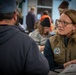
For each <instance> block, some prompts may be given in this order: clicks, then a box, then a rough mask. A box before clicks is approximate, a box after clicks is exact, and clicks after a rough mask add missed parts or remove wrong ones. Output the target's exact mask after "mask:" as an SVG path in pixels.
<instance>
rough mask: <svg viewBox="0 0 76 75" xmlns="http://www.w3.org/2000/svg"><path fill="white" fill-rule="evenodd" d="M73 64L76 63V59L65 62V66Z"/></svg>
mask: <svg viewBox="0 0 76 75" xmlns="http://www.w3.org/2000/svg"><path fill="white" fill-rule="evenodd" d="M71 64H76V59H75V60H72V61H69V62H67V63H65V64H64V68H65V67H67V66H69V65H71Z"/></svg>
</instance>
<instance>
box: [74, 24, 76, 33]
mask: <svg viewBox="0 0 76 75" xmlns="http://www.w3.org/2000/svg"><path fill="white" fill-rule="evenodd" d="M75 31H76V24H74V25H73V32H75Z"/></svg>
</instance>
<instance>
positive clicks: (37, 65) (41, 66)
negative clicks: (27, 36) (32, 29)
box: [25, 41, 49, 75]
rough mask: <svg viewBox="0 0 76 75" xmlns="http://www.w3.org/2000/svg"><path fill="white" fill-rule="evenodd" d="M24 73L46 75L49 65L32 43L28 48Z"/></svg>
mask: <svg viewBox="0 0 76 75" xmlns="http://www.w3.org/2000/svg"><path fill="white" fill-rule="evenodd" d="M25 71H26V73H27V75H47V74H48V72H49V64H48V61H47V59H46V58H45V56H44V55H42V54H41V53H40V51H39V49H38V46H37V44H36V43H35V42H34V41H32V43H31V44H30V47H29V51H28V54H27V60H26V68H25Z"/></svg>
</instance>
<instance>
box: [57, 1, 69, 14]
mask: <svg viewBox="0 0 76 75" xmlns="http://www.w3.org/2000/svg"><path fill="white" fill-rule="evenodd" d="M68 9H69V3H68V1H62V3H61V4H60V5H59V7H58V10H59V14H60V15H61V14H62V13H63V12H64V11H66V10H68Z"/></svg>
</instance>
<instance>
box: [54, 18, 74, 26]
mask: <svg viewBox="0 0 76 75" xmlns="http://www.w3.org/2000/svg"><path fill="white" fill-rule="evenodd" d="M55 23H56V26H57V27H58V25H59V24H60V23H61V24H62V26H63V27H66V26H67V25H68V24H73V23H68V22H66V21H61V20H59V19H56V22H55Z"/></svg>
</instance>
